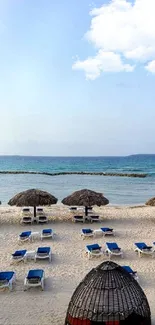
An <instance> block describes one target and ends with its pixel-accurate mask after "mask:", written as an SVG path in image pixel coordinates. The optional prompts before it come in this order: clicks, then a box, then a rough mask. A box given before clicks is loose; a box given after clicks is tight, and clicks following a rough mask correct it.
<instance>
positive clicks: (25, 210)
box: [22, 208, 31, 215]
mask: <svg viewBox="0 0 155 325" xmlns="http://www.w3.org/2000/svg"><path fill="white" fill-rule="evenodd" d="M30 214H31V210H30V208H23V209H22V215H30Z"/></svg>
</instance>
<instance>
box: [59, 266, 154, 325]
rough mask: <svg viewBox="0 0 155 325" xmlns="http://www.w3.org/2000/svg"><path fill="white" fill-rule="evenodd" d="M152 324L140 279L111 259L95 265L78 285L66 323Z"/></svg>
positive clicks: (67, 324)
mask: <svg viewBox="0 0 155 325" xmlns="http://www.w3.org/2000/svg"><path fill="white" fill-rule="evenodd" d="M121 324H122V325H123V324H124V325H151V313H150V308H149V304H148V301H147V298H146V296H145V294H144V292H143V290H142V289H141V287H140V286H139V284H138V283H137V281H136V280H135V279H134V278H133V277H132V276H131V275H130V274H129V273H128V272H127V271H126V270H124V269H123V268H122V267H121V266H119V265H117V264H116V263H113V262H111V261H108V262H104V263H102V264H101V265H99V266H98V267H96V268H95V269H92V270H91V271H90V272H89V273H88V274H87V275H86V277H85V278H84V280H83V281H82V282H81V283H80V284H79V285H78V287H77V289H76V290H75V292H74V293H73V296H72V298H71V301H70V303H69V306H68V310H67V315H66V320H65V325H121Z"/></svg>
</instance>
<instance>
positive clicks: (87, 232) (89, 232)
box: [81, 228, 94, 239]
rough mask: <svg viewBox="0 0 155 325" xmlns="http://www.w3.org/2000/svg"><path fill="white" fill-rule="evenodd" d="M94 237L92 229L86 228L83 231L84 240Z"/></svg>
mask: <svg viewBox="0 0 155 325" xmlns="http://www.w3.org/2000/svg"><path fill="white" fill-rule="evenodd" d="M93 236H94V232H93V230H92V229H89V228H84V229H82V230H81V237H82V238H83V239H84V238H87V237H93Z"/></svg>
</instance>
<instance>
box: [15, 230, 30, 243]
mask: <svg viewBox="0 0 155 325" xmlns="http://www.w3.org/2000/svg"><path fill="white" fill-rule="evenodd" d="M18 240H19V242H25V241H30V240H31V231H23V232H22V233H21V234H20V235H19V237H18Z"/></svg>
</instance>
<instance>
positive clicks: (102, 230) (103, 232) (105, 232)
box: [94, 228, 114, 237]
mask: <svg viewBox="0 0 155 325" xmlns="http://www.w3.org/2000/svg"><path fill="white" fill-rule="evenodd" d="M106 235H109V236H111V235H113V236H114V232H113V229H112V228H100V229H95V230H94V237H98V236H106Z"/></svg>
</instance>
